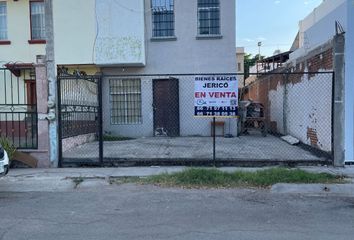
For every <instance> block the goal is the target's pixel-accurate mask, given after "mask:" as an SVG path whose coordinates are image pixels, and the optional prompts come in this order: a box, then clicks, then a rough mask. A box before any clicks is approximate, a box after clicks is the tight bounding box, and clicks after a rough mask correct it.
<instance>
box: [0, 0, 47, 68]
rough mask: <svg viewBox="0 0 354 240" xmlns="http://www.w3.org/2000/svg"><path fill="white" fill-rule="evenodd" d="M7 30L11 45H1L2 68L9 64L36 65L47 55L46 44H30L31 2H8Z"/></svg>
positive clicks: (0, 60) (8, 0)
mask: <svg viewBox="0 0 354 240" xmlns="http://www.w3.org/2000/svg"><path fill="white" fill-rule="evenodd" d="M6 3H7V24H8V26H7V29H8V40H9V41H11V44H10V45H0V66H2V65H3V64H6V63H8V62H22V63H35V62H36V55H44V54H45V44H30V43H28V40H30V39H31V28H30V13H29V9H30V7H29V0H21V1H13V0H7V1H6Z"/></svg>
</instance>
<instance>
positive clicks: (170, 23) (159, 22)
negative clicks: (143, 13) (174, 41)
mask: <svg viewBox="0 0 354 240" xmlns="http://www.w3.org/2000/svg"><path fill="white" fill-rule="evenodd" d="M173 1H174V0H152V2H151V10H152V36H153V37H173V36H174V35H175V16H174V2H173Z"/></svg>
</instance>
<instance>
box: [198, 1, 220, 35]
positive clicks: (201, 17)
mask: <svg viewBox="0 0 354 240" xmlns="http://www.w3.org/2000/svg"><path fill="white" fill-rule="evenodd" d="M198 34H199V35H220V1H219V0H198Z"/></svg>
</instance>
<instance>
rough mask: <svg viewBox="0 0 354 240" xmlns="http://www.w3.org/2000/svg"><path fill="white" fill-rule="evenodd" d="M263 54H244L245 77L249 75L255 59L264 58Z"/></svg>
mask: <svg viewBox="0 0 354 240" xmlns="http://www.w3.org/2000/svg"><path fill="white" fill-rule="evenodd" d="M264 58H265V56H262V55H261V56H260V57H259V54H256V55H255V56H252V54H246V55H245V60H244V63H245V79H246V78H248V77H249V75H250V68H251V67H253V66H255V65H256V63H257V61H258V60H259V59H264Z"/></svg>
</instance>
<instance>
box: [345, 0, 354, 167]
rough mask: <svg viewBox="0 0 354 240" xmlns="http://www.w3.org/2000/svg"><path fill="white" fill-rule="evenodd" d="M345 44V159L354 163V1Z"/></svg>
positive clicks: (348, 4)
mask: <svg viewBox="0 0 354 240" xmlns="http://www.w3.org/2000/svg"><path fill="white" fill-rule="evenodd" d="M347 14H348V28H347V33H346V35H345V37H346V40H345V41H346V44H345V159H346V160H347V161H348V162H349V161H350V162H354V95H353V92H354V58H353V53H354V44H353V43H354V1H353V0H348V1H347Z"/></svg>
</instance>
